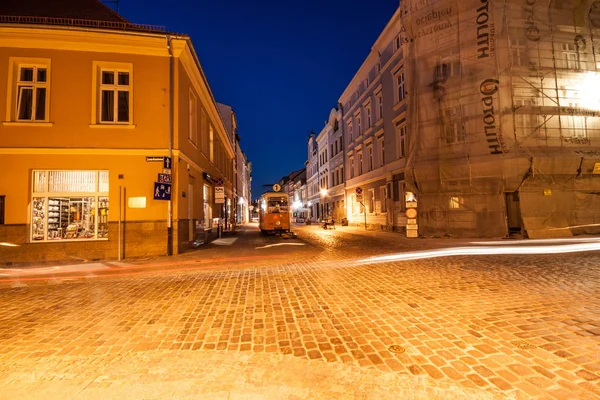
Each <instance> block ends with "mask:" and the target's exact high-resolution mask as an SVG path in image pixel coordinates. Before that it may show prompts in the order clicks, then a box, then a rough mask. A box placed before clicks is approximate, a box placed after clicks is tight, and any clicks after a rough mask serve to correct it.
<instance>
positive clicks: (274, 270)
mask: <svg viewBox="0 0 600 400" xmlns="http://www.w3.org/2000/svg"><path fill="white" fill-rule="evenodd" d="M296 232H297V233H298V238H297V239H279V238H274V237H268V238H264V237H261V236H260V235H259V234H258V232H257V229H256V226H255V225H249V226H246V227H245V228H244V229H243V230H242V232H241V233H240V234H239V236H237V237H236V238H232V240H230V241H226V240H223V241H222V242H220V243H219V242H218V243H213V244H209V245H205V246H204V247H201V248H199V249H198V250H195V251H191V252H189V253H186V254H183V255H181V256H177V257H173V258H160V259H155V260H141V261H139V260H138V261H135V262H133V261H132V262H128V263H123V264H117V263H113V264H107V263H105V264H102V263H99V265H97V266H94V265H87V264H86V265H82V266H77V267H70V268H69V267H61V268H58V267H55V268H52V267H49V266H44V267H43V268H36V267H28V268H13V267H6V268H5V269H4V270H2V269H0V308H1V309H2V313H1V314H0V386H1V387H2V391H1V392H0V398H5V399H16V398H40V399H42V398H43V399H55V398H56V399H67V398H69V399H72V398H76V399H79V398H81V399H95V398H98V399H100V398H103V399H104V398H132V399H133V398H135V399H164V398H189V399H192V398H194V399H196V398H202V399H205V398H208V399H213V398H214V399H221V398H223V399H245V398H247V399H255V398H259V399H260V398H263V399H327V398H330V399H343V398H347V399H354V398H358V399H363V398H372V399H385V398H389V399H436V398H439V399H452V398H456V399H459V398H460V399H463V398H476V399H481V398H494V399H504V398H516V399H525V398H527V399H529V398H540V399H596V398H600V252H593V251H592V252H586V253H583V252H582V253H571V254H553V255H550V254H548V255H545V254H541V255H502V256H500V255H480V256H453V257H440V258H429V259H419V260H408V261H397V262H384V263H376V264H375V263H374V264H371V263H366V264H361V263H358V262H357V261H360V260H363V259H364V258H365V257H369V256H375V255H381V254H390V253H398V252H409V251H417V250H423V249H429V248H448V247H455V246H468V245H470V243H469V242H467V241H458V240H442V239H431V240H430V239H412V240H411V239H406V238H403V237H402V236H401V235H399V234H394V233H387V232H375V231H366V232H365V231H363V230H361V229H359V228H352V227H338V228H337V229H335V230H323V229H321V228H320V227H318V226H314V225H313V226H298V227H296Z"/></svg>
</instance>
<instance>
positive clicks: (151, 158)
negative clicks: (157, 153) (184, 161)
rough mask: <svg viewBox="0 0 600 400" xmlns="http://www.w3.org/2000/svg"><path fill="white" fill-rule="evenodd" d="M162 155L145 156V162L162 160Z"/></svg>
mask: <svg viewBox="0 0 600 400" xmlns="http://www.w3.org/2000/svg"><path fill="white" fill-rule="evenodd" d="M163 160H164V157H153V156H146V162H162V161H163Z"/></svg>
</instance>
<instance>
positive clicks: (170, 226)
mask: <svg viewBox="0 0 600 400" xmlns="http://www.w3.org/2000/svg"><path fill="white" fill-rule="evenodd" d="M167 49H168V50H169V158H170V159H171V176H172V175H173V172H174V170H175V168H173V167H174V165H173V164H174V163H173V80H174V74H173V49H172V48H171V36H167ZM172 181H173V183H172V185H175V180H174V179H173V180H172ZM174 193H175V192H174V191H173V187H171V198H172V197H173V195H174ZM171 198H169V201H168V206H167V255H169V256H172V255H173V205H172V200H171Z"/></svg>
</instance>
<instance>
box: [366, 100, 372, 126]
mask: <svg viewBox="0 0 600 400" xmlns="http://www.w3.org/2000/svg"><path fill="white" fill-rule="evenodd" d="M366 112H367V129H369V128H370V127H371V106H370V105H369V106H367V108H366Z"/></svg>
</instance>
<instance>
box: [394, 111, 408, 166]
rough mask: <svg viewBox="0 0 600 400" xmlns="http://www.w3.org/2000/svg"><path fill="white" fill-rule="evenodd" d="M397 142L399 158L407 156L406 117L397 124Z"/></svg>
mask: <svg viewBox="0 0 600 400" xmlns="http://www.w3.org/2000/svg"><path fill="white" fill-rule="evenodd" d="M396 143H397V144H396V146H397V148H396V152H397V153H398V158H402V157H406V123H405V120H404V119H402V120H401V121H400V122H398V123H397V124H396Z"/></svg>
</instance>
